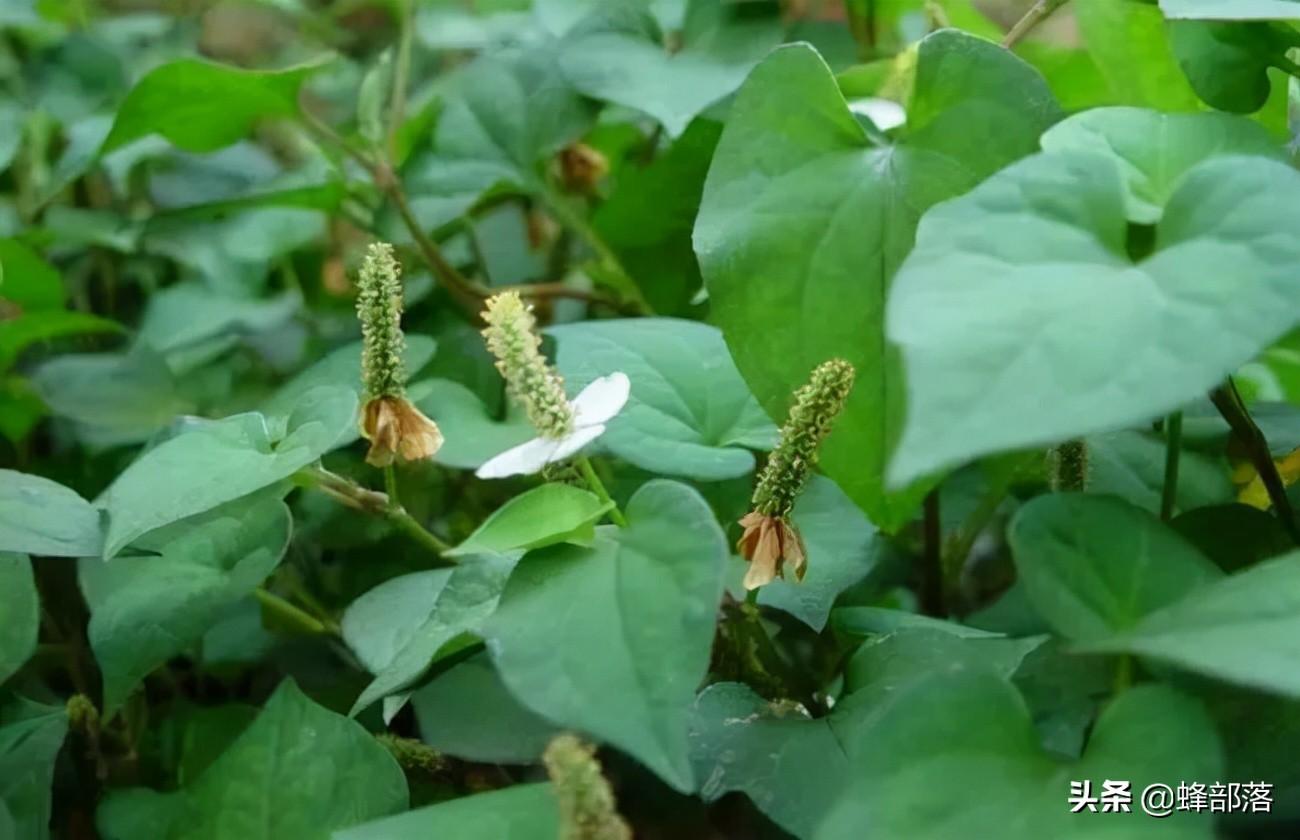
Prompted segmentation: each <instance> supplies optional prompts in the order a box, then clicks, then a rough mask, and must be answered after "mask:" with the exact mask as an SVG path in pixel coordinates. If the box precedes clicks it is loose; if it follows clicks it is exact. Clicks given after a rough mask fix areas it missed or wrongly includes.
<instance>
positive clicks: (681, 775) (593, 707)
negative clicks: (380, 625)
mask: <svg viewBox="0 0 1300 840" xmlns="http://www.w3.org/2000/svg"><path fill="white" fill-rule="evenodd" d="M626 516H627V520H628V523H629V524H628V527H627V528H614V527H607V528H602V529H599V530H598V531H597V536H596V544H595V546H594V547H592V548H582V547H579V546H571V545H561V546H552V547H551V548H548V549H543V550H541V551H537V552H533V553H532V554H529V555H528V556H527V557H525V558H524V560H523V561H522V562H521V563H520V564H519V566H518V568H517V569H516V570H515V573H514V575H513V576H512V577H511V578H510V583H509V584H508V585H507V587H506V591H505V593H504V594H503V595H502V596H501V604H500V606H499V607H498V609H497V612H496V614H495V615H494V616H493V617H492V618H491V620H490V621H489V622H488V623H487V626H486V627H485V628H484V631H483V634H484V636H486V637H487V640H488V649H489V650H490V651H491V653H492V657H493V659H494V660H495V661H496V664H497V668H498V670H499V671H500V674H501V678H502V680H504V681H505V684H506V685H507V686H508V687H509V688H510V690H511V691H512V692H513V693H514V695H515V697H516V698H517V699H518V700H519V701H520V702H521V703H523V704H524V705H526V706H528V707H529V708H531V709H532V710H533V711H535V712H537V713H538V714H540V715H542V716H543V717H545V718H547V719H549V720H550V721H552V722H553V723H555V724H557V725H559V726H564V727H572V728H574V729H577V730H580V731H583V732H587V733H590V734H591V735H594V736H596V737H598V738H601V739H603V740H606V741H608V742H610V743H611V744H613V745H614V746H616V747H618V748H619V749H622V750H625V751H626V752H628V753H629V754H631V755H632V756H634V757H635V758H637V759H638V760H639V761H641V762H642V763H643V764H645V765H646V766H647V767H649V768H650V769H651V770H653V771H654V772H655V773H656V774H658V775H659V776H660V778H662V779H664V781H666V782H668V783H669V784H671V785H672V786H673V787H675V788H677V789H679V790H683V791H689V790H691V789H693V787H694V778H693V776H692V773H691V766H690V762H689V760H688V755H687V749H688V748H687V738H686V731H687V723H688V719H689V715H690V707H691V702H692V700H693V698H694V695H695V689H696V687H697V686H698V685H699V682H700V680H701V679H703V677H704V674H705V672H706V671H707V670H708V665H709V651H710V649H711V648H712V646H713V631H714V618H715V616H716V613H717V608H718V601H719V600H720V599H721V596H722V572H723V564H724V562H725V560H726V557H727V547H726V542H725V539H724V537H723V535H722V530H721V529H720V528H719V527H718V524H717V521H716V520H715V519H714V517H713V513H712V511H710V510H709V506H708V504H707V503H705V501H704V500H703V499H702V498H701V497H700V496H699V494H698V493H696V492H695V491H694V490H692V489H690V488H688V487H686V486H684V485H681V484H677V483H675V482H671V481H651V482H649V483H647V484H646V485H644V486H643V487H642V488H641V489H640V490H638V491H637V493H636V495H634V496H633V497H632V499H631V501H630V502H628V505H627V510H626Z"/></svg>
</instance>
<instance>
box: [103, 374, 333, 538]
mask: <svg viewBox="0 0 1300 840" xmlns="http://www.w3.org/2000/svg"><path fill="white" fill-rule="evenodd" d="M356 417H357V399H356V395H355V394H354V393H353V391H352V390H351V389H349V388H342V387H340V388H317V389H314V390H312V391H310V392H308V394H307V395H306V396H304V397H303V398H302V400H301V401H299V403H298V407H297V408H296V409H295V411H294V413H293V415H291V416H290V418H289V421H288V430H287V433H286V434H285V435H284V436H283V437H282V438H279V439H273V438H272V436H271V431H270V429H269V427H268V424H267V418H265V417H263V416H262V415H260V414H255V413H249V414H239V415H235V416H234V417H227V418H226V419H224V420H215V421H199V422H198V423H195V424H192V425H191V426H190V427H189V428H187V429H185V430H183V431H181V432H180V433H179V434H177V435H176V436H175V437H173V438H171V439H169V440H166V441H164V442H163V443H160V444H159V445H158V446H155V447H154V448H153V449H150V450H149V451H148V452H146V453H144V454H143V455H141V456H140V458H139V459H138V460H137V461H135V463H133V464H131V466H129V467H127V468H126V470H125V471H123V472H122V474H121V475H119V476H118V477H117V479H116V480H115V481H114V482H113V483H112V484H111V485H110V486H109V488H108V489H107V490H105V491H104V493H103V495H102V496H100V498H99V500H98V501H97V504H98V506H100V507H102V508H103V509H104V510H105V511H106V512H107V514H108V532H107V535H106V536H105V539H104V559H106V560H109V559H112V558H113V557H115V556H117V554H119V553H120V552H121V551H122V549H123V548H125V547H126V546H127V545H129V544H130V543H131V542H133V541H134V540H135V539H137V538H138V537H141V536H143V535H145V534H147V533H149V532H150V531H153V530H154V529H156V528H161V527H162V526H164V525H168V524H171V523H172V522H176V521H177V520H180V519H184V518H185V517H187V516H193V515H195V514H198V513H203V512H204V511H207V510H211V509H212V508H214V507H217V506H218V505H221V504H224V503H225V502H229V501H233V500H234V499H238V498H241V497H243V496H247V495H248V494H250V493H253V492H255V491H257V490H260V489H262V488H263V487H267V486H269V485H272V484H275V483H276V482H279V481H283V480H284V479H287V478H289V477H290V476H291V475H293V474H294V473H295V472H296V471H298V470H299V469H301V468H302V467H305V466H307V465H308V464H310V463H312V462H313V461H315V460H316V459H318V458H319V457H320V456H321V455H322V454H323V453H325V452H327V451H329V450H330V449H332V448H333V447H334V445H335V443H336V442H337V441H338V440H339V438H340V437H341V436H342V435H343V434H344V433H345V432H346V431H348V430H349V429H351V428H353V427H355V425H356Z"/></svg>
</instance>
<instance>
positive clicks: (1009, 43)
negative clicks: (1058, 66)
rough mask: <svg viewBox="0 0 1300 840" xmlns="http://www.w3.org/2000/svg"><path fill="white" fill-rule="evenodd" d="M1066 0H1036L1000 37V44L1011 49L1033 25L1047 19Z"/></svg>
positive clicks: (1031, 29)
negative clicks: (1001, 37) (1005, 34)
mask: <svg viewBox="0 0 1300 840" xmlns="http://www.w3.org/2000/svg"><path fill="white" fill-rule="evenodd" d="M1066 2H1067V0H1037V2H1036V3H1034V5H1033V6H1031V7H1030V8H1029V11H1027V12H1025V14H1024V17H1022V18H1020V20H1018V21H1016V24H1015V26H1013V27H1011V31H1010V32H1008V33H1007V36H1006V37H1005V38H1003V39H1002V46H1004V47H1006V48H1007V49H1011V48H1012V47H1014V46H1015V45H1016V44H1018V43H1020V41H1021V40H1022V39H1023V38H1024V37H1025V36H1026V35H1028V34H1029V33H1030V32H1031V31H1033V29H1034V27H1036V26H1038V24H1040V23H1042V22H1043V21H1045V20H1047V19H1048V18H1049V17H1051V16H1052V13H1053V12H1055V11H1056V10H1057V9H1059V8H1061V7H1062V6H1064V5H1065V4H1066Z"/></svg>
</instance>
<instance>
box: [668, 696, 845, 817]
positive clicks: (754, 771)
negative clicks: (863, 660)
mask: <svg viewBox="0 0 1300 840" xmlns="http://www.w3.org/2000/svg"><path fill="white" fill-rule="evenodd" d="M855 724H858V721H857V720H856V718H850V717H849V716H846V715H845V714H844V713H843V712H842V711H840V710H838V709H837V710H836V711H835V712H832V713H831V715H830V716H829V717H826V718H821V719H817V720H813V719H811V718H808V717H807V716H806V715H804V714H803V713H802V712H800V711H797V710H795V709H794V708H791V707H783V706H781V705H779V704H775V703H769V702H768V701H766V700H764V699H763V698H762V697H759V696H758V695H757V694H755V693H754V692H753V691H752V690H751V689H750V688H749V687H748V686H745V685H741V684H740V683H726V682H723V683H714V684H713V685H710V686H709V687H708V688H706V689H704V691H702V692H700V696H699V697H698V698H697V699H696V701H695V711H694V716H693V719H692V721H691V759H692V761H693V763H694V765H695V775H696V778H698V779H700V780H701V781H700V791H699V794H700V798H702V799H703V800H704V801H705V802H713V801H716V800H718V799H720V798H722V796H724V795H725V794H728V793H731V792H733V791H740V792H742V793H744V794H745V795H746V796H748V797H749V798H750V800H751V801H752V802H753V803H754V805H755V806H756V807H757V808H758V809H759V810H760V811H762V812H763V813H764V814H766V815H767V816H768V817H770V818H771V819H772V820H773V821H775V822H776V823H777V824H778V825H780V826H781V827H782V828H784V829H786V830H787V831H789V832H791V833H792V834H794V835H795V836H796V837H809V836H811V834H812V831H813V829H814V828H815V827H816V825H817V824H818V823H819V822H820V821H821V819H822V818H823V817H824V816H825V814H826V812H827V810H828V809H829V808H830V807H831V806H832V805H833V804H834V802H835V798H836V796H837V794H838V793H839V790H840V787H841V786H842V784H843V780H844V778H845V776H846V775H847V774H848V772H849V761H848V758H847V757H846V755H845V752H844V743H843V742H844V740H845V738H846V735H849V734H850V733H851V732H852V727H853V726H854V725H855ZM849 740H852V739H851V738H849Z"/></svg>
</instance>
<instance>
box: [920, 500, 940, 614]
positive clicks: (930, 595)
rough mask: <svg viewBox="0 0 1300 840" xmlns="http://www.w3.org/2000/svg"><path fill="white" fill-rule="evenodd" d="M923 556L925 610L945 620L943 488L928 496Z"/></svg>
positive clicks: (924, 514)
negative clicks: (941, 498) (940, 503)
mask: <svg viewBox="0 0 1300 840" xmlns="http://www.w3.org/2000/svg"><path fill="white" fill-rule="evenodd" d="M921 525H922V540H923V546H922V554H921V591H920V601H921V611H922V612H924V613H925V614H926V615H932V616H936V617H938V618H943V617H945V615H946V610H945V608H944V591H943V589H944V586H943V556H942V555H943V526H942V524H941V521H940V517H939V488H937V487H936V488H935V489H933V490H931V491H930V492H929V494H928V495H927V496H926V497H925V506H924V509H923V511H922V521H921Z"/></svg>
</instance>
